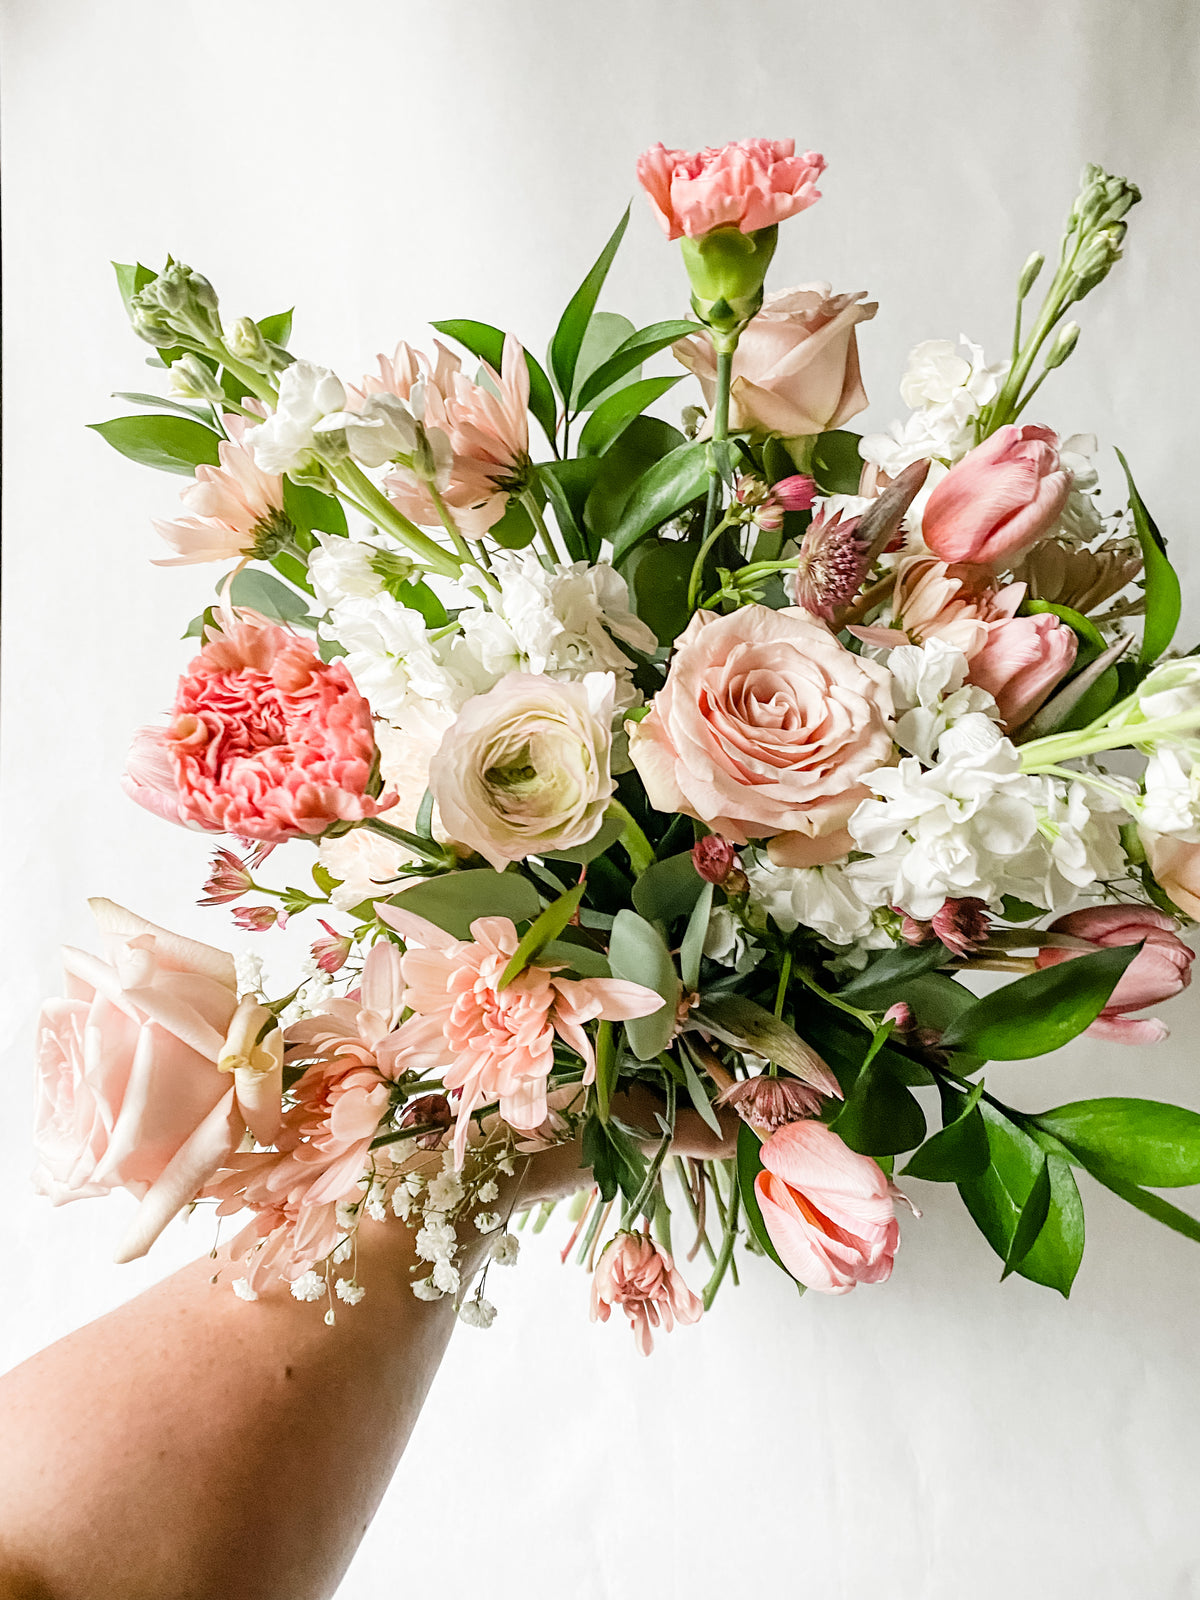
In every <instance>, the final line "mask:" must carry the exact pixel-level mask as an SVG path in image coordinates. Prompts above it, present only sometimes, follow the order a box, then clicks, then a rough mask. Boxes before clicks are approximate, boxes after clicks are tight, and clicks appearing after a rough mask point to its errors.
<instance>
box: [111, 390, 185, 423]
mask: <svg viewBox="0 0 1200 1600" xmlns="http://www.w3.org/2000/svg"><path fill="white" fill-rule="evenodd" d="M113 399H114V400H128V401H130V402H131V403H132V404H133V405H135V406H152V407H153V408H154V409H155V410H157V411H173V412H175V414H176V415H177V416H180V417H191V418H192V419H193V421H195V422H199V423H202V424H203V425H204V426H205V427H207V426H208V423H207V422H206V421H205V414H204V412H203V411H201V410H200V408H199V407H198V406H186V405H184V404H183V403H182V402H181V401H179V400H165V399H164V398H163V396H162V395H160V394H141V393H140V392H139V391H137V390H131V389H114V391H113Z"/></svg>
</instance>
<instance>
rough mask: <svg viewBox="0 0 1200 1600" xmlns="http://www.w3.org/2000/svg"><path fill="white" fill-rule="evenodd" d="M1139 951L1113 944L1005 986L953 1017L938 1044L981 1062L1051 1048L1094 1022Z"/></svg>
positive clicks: (1040, 1052)
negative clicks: (968, 1054) (963, 1052)
mask: <svg viewBox="0 0 1200 1600" xmlns="http://www.w3.org/2000/svg"><path fill="white" fill-rule="evenodd" d="M1140 949H1141V945H1140V944H1129V945H1115V946H1112V947H1111V948H1109V949H1107V950H1097V951H1096V952H1095V954H1094V955H1086V956H1079V957H1078V958H1076V959H1075V960H1073V961H1063V962H1060V963H1059V964H1058V966H1055V967H1047V968H1046V970H1045V971H1044V972H1033V973H1030V975H1029V976H1028V977H1027V978H1018V979H1017V981H1016V982H1015V983H1009V984H1005V985H1004V987H1003V988H1000V989H996V990H993V992H992V993H991V994H989V995H985V996H984V997H983V999H982V1000H977V1001H976V1002H975V1004H974V1005H972V1006H970V1007H968V1009H967V1010H966V1011H964V1012H962V1013H961V1015H960V1016H958V1017H957V1018H955V1020H954V1021H953V1022H952V1023H951V1024H950V1026H949V1028H948V1029H947V1030H946V1033H945V1035H944V1037H943V1039H942V1044H943V1045H944V1046H945V1048H947V1049H951V1050H968V1051H970V1052H971V1053H972V1054H973V1055H977V1056H981V1057H983V1059H984V1060H987V1061H1024V1060H1027V1059H1028V1058H1029V1057H1030V1056H1042V1055H1046V1054H1048V1053H1049V1052H1050V1051H1051V1050H1057V1049H1059V1048H1060V1046H1062V1045H1064V1044H1066V1043H1067V1042H1068V1041H1069V1040H1071V1039H1074V1038H1075V1037H1076V1036H1077V1035H1078V1034H1080V1033H1082V1032H1083V1031H1084V1029H1085V1028H1088V1027H1090V1026H1091V1024H1092V1023H1093V1022H1095V1020H1096V1018H1097V1017H1098V1016H1099V1015H1100V1013H1101V1011H1103V1009H1104V1007H1105V1005H1106V1004H1107V1002H1108V998H1109V996H1110V995H1111V994H1112V992H1113V990H1114V989H1115V988H1116V986H1117V984H1118V982H1119V981H1120V978H1121V974H1122V973H1123V972H1124V971H1125V969H1126V967H1128V965H1129V964H1130V962H1131V961H1133V960H1134V958H1135V957H1136V956H1137V954H1138V952H1139V950H1140Z"/></svg>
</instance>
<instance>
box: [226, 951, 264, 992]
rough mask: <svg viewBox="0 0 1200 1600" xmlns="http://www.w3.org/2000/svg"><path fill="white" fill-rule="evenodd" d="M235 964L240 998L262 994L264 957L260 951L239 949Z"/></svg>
mask: <svg viewBox="0 0 1200 1600" xmlns="http://www.w3.org/2000/svg"><path fill="white" fill-rule="evenodd" d="M233 965H234V971H235V972H236V974H237V991H238V998H239V999H242V998H243V997H244V996H245V995H248V994H261V993H262V981H263V958H262V957H261V956H260V955H259V953H258V951H257V950H239V951H238V952H237V954H236V955H235V956H234V958H233Z"/></svg>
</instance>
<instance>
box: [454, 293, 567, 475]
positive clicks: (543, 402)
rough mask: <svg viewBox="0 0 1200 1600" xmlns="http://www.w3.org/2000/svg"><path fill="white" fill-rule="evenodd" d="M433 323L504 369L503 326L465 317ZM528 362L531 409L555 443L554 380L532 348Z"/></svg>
mask: <svg viewBox="0 0 1200 1600" xmlns="http://www.w3.org/2000/svg"><path fill="white" fill-rule="evenodd" d="M430 326H431V327H433V328H435V329H436V330H437V331H438V333H444V334H445V336H446V338H447V339H455V340H457V341H458V343H459V344H461V345H463V346H464V347H465V348H466V349H467V350H469V351H470V352H471V354H472V355H473V356H478V357H479V359H480V361H486V362H487V364H488V366H489V367H491V368H492V370H493V371H495V372H499V371H500V367H501V364H502V362H503V360H504V333H503V331H502V330H501V329H500V328H494V327H492V325H491V324H490V323H487V322H473V321H471V320H470V319H469V318H463V317H459V318H450V319H448V320H446V321H443V322H434V323H431V324H430ZM525 365H526V366H527V367H528V368H529V409H530V411H531V413H532V414H533V416H534V417H535V418H536V419H537V421H538V423H539V424H540V425H541V429H542V432H543V433H544V434H545V435H546V438H547V439H548V440H549V441H550V442H551V444H553V443H554V431H555V424H556V422H557V420H558V407H557V405H556V403H555V399H554V390H553V388H552V387H551V385H550V379H549V378H548V377H547V376H546V374H545V372H544V371H543V370H542V368H541V366H540V365H539V363H538V362H537V361H536V360H535V359H534V358H533V356H531V355H530V354H529V351H528V350H526V351H525Z"/></svg>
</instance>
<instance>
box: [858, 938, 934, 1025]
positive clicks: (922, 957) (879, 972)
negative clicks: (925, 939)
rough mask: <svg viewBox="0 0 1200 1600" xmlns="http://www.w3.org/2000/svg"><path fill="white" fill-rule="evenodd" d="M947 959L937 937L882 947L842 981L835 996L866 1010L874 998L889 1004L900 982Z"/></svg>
mask: <svg viewBox="0 0 1200 1600" xmlns="http://www.w3.org/2000/svg"><path fill="white" fill-rule="evenodd" d="M949 960H950V952H949V951H948V950H947V949H946V946H945V945H944V944H943V943H942V941H941V940H940V939H931V940H930V941H929V943H928V944H918V945H903V946H901V947H899V948H897V949H895V950H886V951H884V953H883V954H882V955H881V956H879V957H878V958H877V959H876V960H874V961H871V962H869V963H868V965H867V966H866V967H864V968H863V970H862V971H861V972H860V973H857V974H856V975H855V976H854V977H853V978H851V980H850V982H849V983H847V984H844V985H843V986H842V988H840V989H839V990H838V997H839V998H840V999H843V1000H851V1001H853V1003H854V1004H855V1005H856V1006H862V1007H864V1008H865V1009H867V1010H872V1009H874V1007H873V1004H872V1002H874V1001H879V1002H886V1003H887V1005H891V1004H892V1003H893V1002H894V1001H895V999H896V998H897V996H896V992H895V991H896V990H897V988H899V987H900V986H901V985H902V984H905V983H908V982H909V981H911V980H912V979H913V978H919V977H920V976H921V975H922V973H926V972H929V971H931V970H932V969H933V968H934V967H938V966H941V964H942V962H944V961H949Z"/></svg>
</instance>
